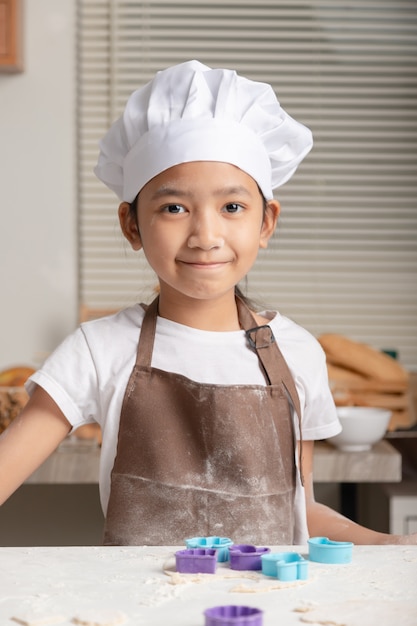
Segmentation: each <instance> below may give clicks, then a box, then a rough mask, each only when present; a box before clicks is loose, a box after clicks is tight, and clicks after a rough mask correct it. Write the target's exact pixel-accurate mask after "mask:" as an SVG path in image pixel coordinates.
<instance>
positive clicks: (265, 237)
mask: <svg viewBox="0 0 417 626" xmlns="http://www.w3.org/2000/svg"><path fill="white" fill-rule="evenodd" d="M280 210H281V206H280V204H279V202H278V201H277V200H269V201H268V202H267V203H266V207H265V211H264V220H263V222H262V228H261V234H260V238H259V247H260V248H267V247H268V242H269V240H270V239H271V237H272V235H273V234H274V231H275V228H276V225H277V222H278V217H279V213H280Z"/></svg>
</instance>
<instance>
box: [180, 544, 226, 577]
mask: <svg viewBox="0 0 417 626" xmlns="http://www.w3.org/2000/svg"><path fill="white" fill-rule="evenodd" d="M175 563H176V567H177V572H181V573H182V574H214V573H215V571H216V566H217V552H216V550H213V549H212V548H191V549H189V550H178V552H176V553H175Z"/></svg>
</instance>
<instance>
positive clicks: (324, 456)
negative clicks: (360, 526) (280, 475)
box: [26, 437, 401, 484]
mask: <svg viewBox="0 0 417 626" xmlns="http://www.w3.org/2000/svg"><path fill="white" fill-rule="evenodd" d="M99 460H100V448H99V447H98V445H97V444H96V443H95V442H92V441H82V440H78V439H76V438H75V437H69V438H68V439H67V440H66V441H64V442H63V443H62V444H61V445H60V446H59V448H58V449H57V450H56V451H55V452H54V453H53V454H52V455H51V456H50V457H49V459H47V461H45V463H44V464H43V465H42V466H41V467H40V468H39V469H38V470H37V471H36V472H35V473H34V474H32V476H30V478H28V480H27V481H26V482H27V483H28V484H82V483H97V482H98V475H99ZM314 480H315V482H323V483H328V482H329V483H335V482H344V483H348V482H352V483H357V482H366V483H371V482H399V481H400V480H401V454H400V453H399V452H398V451H397V450H396V449H395V448H394V447H393V446H392V445H391V444H390V443H388V441H384V440H383V441H379V442H378V443H377V444H376V445H375V446H374V447H373V448H372V449H371V450H369V451H366V452H340V451H339V450H337V449H336V448H334V447H333V446H332V445H331V444H329V443H326V442H324V441H320V442H317V443H316V444H315V452H314Z"/></svg>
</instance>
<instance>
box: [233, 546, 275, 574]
mask: <svg viewBox="0 0 417 626" xmlns="http://www.w3.org/2000/svg"><path fill="white" fill-rule="evenodd" d="M270 551H271V550H270V548H257V547H256V546H252V545H250V544H238V545H233V546H230V548H229V558H230V567H231V568H232V569H236V570H260V569H262V561H261V556H262V555H263V554H267V553H268V552H270Z"/></svg>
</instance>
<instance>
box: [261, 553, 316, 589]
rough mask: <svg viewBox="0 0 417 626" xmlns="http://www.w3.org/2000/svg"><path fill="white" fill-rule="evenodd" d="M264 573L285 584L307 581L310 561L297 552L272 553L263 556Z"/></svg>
mask: <svg viewBox="0 0 417 626" xmlns="http://www.w3.org/2000/svg"><path fill="white" fill-rule="evenodd" d="M261 561H262V573H263V574H265V576H273V577H274V578H278V580H282V581H285V582H290V581H292V580H307V578H308V561H306V559H305V558H304V557H302V556H301V554H298V553H297V552H270V553H269V554H263V555H262V556H261Z"/></svg>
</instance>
